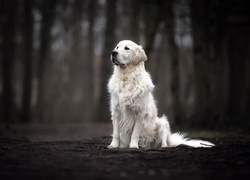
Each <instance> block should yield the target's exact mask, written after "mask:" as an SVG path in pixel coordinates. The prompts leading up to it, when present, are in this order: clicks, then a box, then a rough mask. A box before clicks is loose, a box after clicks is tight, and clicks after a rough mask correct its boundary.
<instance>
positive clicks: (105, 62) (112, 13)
mask: <svg viewBox="0 0 250 180" xmlns="http://www.w3.org/2000/svg"><path fill="white" fill-rule="evenodd" d="M116 2H117V1H116V0H109V1H107V4H106V6H107V7H106V17H107V23H106V30H105V41H104V51H103V59H102V64H101V67H102V68H101V80H100V81H101V92H100V99H99V104H98V107H97V108H98V109H97V114H96V116H97V117H96V120H97V121H105V122H107V121H108V120H110V111H109V98H108V97H109V95H108V92H107V83H108V79H109V77H110V75H111V68H112V64H111V62H110V53H111V51H112V49H113V48H114V44H115V43H117V42H116V35H115V29H116V18H117V12H116V11H117V7H116Z"/></svg>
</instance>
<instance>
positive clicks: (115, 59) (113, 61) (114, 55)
mask: <svg viewBox="0 0 250 180" xmlns="http://www.w3.org/2000/svg"><path fill="white" fill-rule="evenodd" d="M117 55H118V52H117V51H112V52H111V61H112V63H113V64H115V65H116V66H120V67H122V68H124V67H125V64H123V63H121V62H120V61H118V60H117Z"/></svg>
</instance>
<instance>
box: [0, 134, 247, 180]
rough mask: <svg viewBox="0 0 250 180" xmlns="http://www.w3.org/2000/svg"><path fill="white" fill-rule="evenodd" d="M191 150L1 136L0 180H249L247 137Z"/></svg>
mask: <svg viewBox="0 0 250 180" xmlns="http://www.w3.org/2000/svg"><path fill="white" fill-rule="evenodd" d="M208 140H209V141H211V142H214V143H215V144H216V145H217V146H216V147H214V148H211V149H201V148H198V149H195V148H190V147H186V146H180V147H177V148H167V149H158V150H156V149H139V150H134V149H115V150H109V149H107V148H106V146H107V145H108V143H109V142H110V141H111V137H100V138H86V139H83V140H81V141H57V142H30V141H27V140H18V139H16V140H11V139H8V138H4V137H1V136H0V179H31V178H32V179H59V178H63V179H84V178H85V179H87V178H88V179H96V178H98V179H113V178H114V179H117V178H129V179H163V178H164V179H165V178H167V179H243V178H248V177H249V175H250V155H249V154H250V153H249V152H250V137H249V136H240V137H224V138H218V139H215V138H213V139H208Z"/></svg>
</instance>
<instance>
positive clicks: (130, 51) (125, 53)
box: [111, 40, 147, 68]
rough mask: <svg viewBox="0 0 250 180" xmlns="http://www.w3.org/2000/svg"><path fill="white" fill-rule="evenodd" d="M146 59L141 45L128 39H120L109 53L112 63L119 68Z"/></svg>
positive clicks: (136, 63) (134, 64)
mask: <svg viewBox="0 0 250 180" xmlns="http://www.w3.org/2000/svg"><path fill="white" fill-rule="evenodd" d="M146 60H147V56H146V54H145V52H144V50H143V49H142V46H140V45H137V44H136V43H134V42H133V41H130V40H123V41H120V42H119V43H118V44H117V46H116V47H115V49H114V50H113V51H112V53H111V61H112V63H113V64H115V65H116V66H119V67H121V68H126V67H128V66H131V65H133V66H136V65H138V64H140V63H141V62H143V61H146Z"/></svg>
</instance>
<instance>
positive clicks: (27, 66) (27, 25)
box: [21, 0, 33, 123]
mask: <svg viewBox="0 0 250 180" xmlns="http://www.w3.org/2000/svg"><path fill="white" fill-rule="evenodd" d="M32 4H33V1H32V0H25V1H24V13H25V14H24V29H23V36H24V37H25V40H24V41H25V45H24V76H23V94H22V112H21V114H22V116H21V121H22V122H25V123H27V122H30V121H31V119H30V118H31V117H30V115H31V112H30V110H31V109H30V105H31V92H32V77H33V76H32V75H33V74H32V68H33V67H32V61H33V58H32V53H33V46H32V44H33V17H32Z"/></svg>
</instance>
